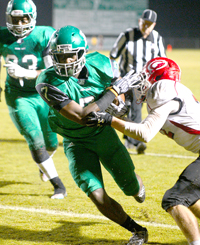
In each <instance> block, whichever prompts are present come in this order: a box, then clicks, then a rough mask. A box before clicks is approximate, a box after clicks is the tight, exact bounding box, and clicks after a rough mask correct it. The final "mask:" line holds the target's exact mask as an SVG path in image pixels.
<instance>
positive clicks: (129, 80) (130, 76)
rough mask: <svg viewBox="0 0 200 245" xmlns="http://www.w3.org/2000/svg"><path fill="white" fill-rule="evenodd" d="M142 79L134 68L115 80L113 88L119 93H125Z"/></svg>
mask: <svg viewBox="0 0 200 245" xmlns="http://www.w3.org/2000/svg"><path fill="white" fill-rule="evenodd" d="M140 81H141V77H140V75H139V74H137V73H135V71H134V70H130V71H129V72H128V73H127V74H126V75H125V76H124V77H122V78H121V79H119V80H117V81H116V82H114V84H113V89H114V90H115V91H116V92H117V93H118V94H124V93H126V92H127V91H128V90H130V89H132V88H134V87H135V86H137V85H138V83H139V82H140Z"/></svg>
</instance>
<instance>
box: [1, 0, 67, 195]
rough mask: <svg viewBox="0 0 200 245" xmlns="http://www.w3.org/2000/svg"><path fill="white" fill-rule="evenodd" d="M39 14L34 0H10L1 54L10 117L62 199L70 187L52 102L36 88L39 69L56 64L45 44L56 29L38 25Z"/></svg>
mask: <svg viewBox="0 0 200 245" xmlns="http://www.w3.org/2000/svg"><path fill="white" fill-rule="evenodd" d="M36 15H37V12H36V6H35V4H34V3H33V2H32V1H31V0H11V1H9V2H8V5H7V9H6V25H7V27H0V55H2V56H3V58H4V60H5V63H6V64H5V67H6V68H7V77H6V84H5V98H6V104H7V106H8V109H9V114H10V117H11V119H12V121H13V123H14V124H15V126H16V128H17V129H18V131H19V132H20V133H21V134H22V135H23V136H24V138H25V139H26V141H27V143H28V146H29V149H30V151H31V154H32V157H33V160H34V161H35V162H36V163H37V166H38V167H39V169H40V174H41V177H42V178H43V180H44V178H45V177H46V180H50V182H51V184H52V185H53V187H54V194H53V195H52V196H51V198H53V199H62V198H64V196H65V195H66V189H65V187H64V185H63V183H62V181H61V180H60V178H59V177H58V174H57V171H56V168H55V166H54V162H53V160H52V154H53V152H55V150H56V149H57V146H58V140H57V135H56V133H54V132H52V130H51V128H50V126H49V124H48V120H47V116H48V110H49V109H48V106H47V105H46V103H44V101H43V100H42V99H41V97H40V96H39V94H38V93H37V91H36V89H35V83H36V78H37V76H38V75H39V73H41V71H42V70H43V69H45V68H46V67H49V66H50V65H51V64H52V61H51V59H50V57H49V56H48V55H47V52H46V50H45V47H46V46H47V44H48V42H49V40H50V37H51V35H52V33H53V32H54V31H55V29H53V28H52V27H47V26H35V24H36Z"/></svg>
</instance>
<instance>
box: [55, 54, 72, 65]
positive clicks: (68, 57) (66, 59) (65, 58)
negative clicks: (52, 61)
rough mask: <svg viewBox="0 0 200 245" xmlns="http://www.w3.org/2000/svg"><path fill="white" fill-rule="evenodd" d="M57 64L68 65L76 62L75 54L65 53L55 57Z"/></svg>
mask: <svg viewBox="0 0 200 245" xmlns="http://www.w3.org/2000/svg"><path fill="white" fill-rule="evenodd" d="M57 58H58V62H59V63H63V64H70V63H73V62H75V61H76V60H77V57H76V54H74V53H65V54H58V55H57Z"/></svg>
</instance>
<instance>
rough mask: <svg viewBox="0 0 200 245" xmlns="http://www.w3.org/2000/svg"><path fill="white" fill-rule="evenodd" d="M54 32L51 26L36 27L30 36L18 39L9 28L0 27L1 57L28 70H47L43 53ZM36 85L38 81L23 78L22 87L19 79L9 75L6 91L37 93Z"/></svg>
mask: <svg viewBox="0 0 200 245" xmlns="http://www.w3.org/2000/svg"><path fill="white" fill-rule="evenodd" d="M54 31H55V29H54V28H53V27H50V26H36V27H35V28H34V30H33V31H32V32H31V33H30V34H29V35H28V36H26V37H25V38H20V39H18V38H16V37H15V36H13V35H12V34H11V33H10V32H9V31H8V29H7V27H0V55H2V56H3V58H4V60H5V62H6V63H7V62H8V61H9V60H10V61H12V62H15V63H17V64H18V65H20V66H22V67H24V68H26V69H30V70H41V69H45V64H44V61H43V56H44V53H43V52H44V50H45V48H46V47H47V44H48V42H49V40H50V38H51V35H52V33H53V32H54ZM35 83H36V79H31V80H27V79H25V78H23V86H22V85H21V84H22V83H20V80H19V79H15V78H13V77H11V76H9V74H7V77H6V89H7V90H8V91H11V92H18V93H19V92H22V94H23V93H25V94H26V93H27V94H28V93H30V92H31V93H37V91H36V90H35Z"/></svg>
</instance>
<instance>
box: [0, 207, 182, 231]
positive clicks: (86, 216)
mask: <svg viewBox="0 0 200 245" xmlns="http://www.w3.org/2000/svg"><path fill="white" fill-rule="evenodd" d="M0 209H6V210H15V211H26V212H31V213H42V214H50V215H60V216H67V217H74V218H84V219H99V220H108V219H107V218H106V217H104V216H100V215H93V214H78V213H73V212H66V211H57V210H50V209H37V208H25V207H17V206H7V205H0ZM136 222H138V223H140V224H141V225H145V226H154V227H162V228H169V229H179V228H178V226H175V225H166V224H159V223H155V222H144V221H136Z"/></svg>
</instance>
